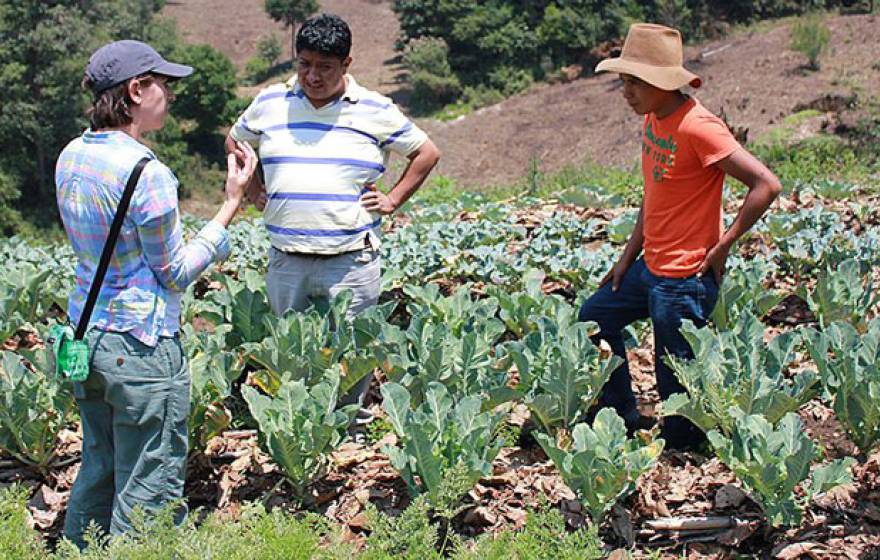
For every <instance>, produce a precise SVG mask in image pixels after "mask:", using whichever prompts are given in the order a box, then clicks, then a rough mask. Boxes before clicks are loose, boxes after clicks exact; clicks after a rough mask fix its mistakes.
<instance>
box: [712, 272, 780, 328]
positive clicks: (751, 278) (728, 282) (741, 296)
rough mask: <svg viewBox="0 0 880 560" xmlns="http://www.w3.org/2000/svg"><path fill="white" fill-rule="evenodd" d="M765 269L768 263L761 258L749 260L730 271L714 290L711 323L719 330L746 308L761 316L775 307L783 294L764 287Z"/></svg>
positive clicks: (727, 326) (729, 324) (729, 323)
mask: <svg viewBox="0 0 880 560" xmlns="http://www.w3.org/2000/svg"><path fill="white" fill-rule="evenodd" d="M769 271H770V265H769V263H768V262H767V261H764V260H755V261H751V262H750V263H749V264H748V265H746V266H743V267H741V268H738V269H735V270H731V271H730V272H729V273H728V274H727V276H726V277H725V278H724V282H722V283H721V286H720V287H719V289H718V301H717V302H716V304H715V309H714V310H713V311H712V324H713V325H715V327H716V328H718V329H720V330H729V329H731V328H733V326H734V325H735V324H736V319H737V317H740V316H741V315H742V314H743V312H744V311H746V310H748V311H750V312H751V313H753V314H754V315H755V316H757V317H763V316H764V315H765V314H766V313H767V312H768V311H770V310H771V309H773V308H774V307H776V305H777V304H778V303H779V302H781V301H782V299H783V296H782V294H781V293H779V292H778V291H776V290H768V289H767V288H765V287H764V279H765V278H766V277H767V274H768V273H769Z"/></svg>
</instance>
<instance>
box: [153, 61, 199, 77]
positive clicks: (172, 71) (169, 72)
mask: <svg viewBox="0 0 880 560" xmlns="http://www.w3.org/2000/svg"><path fill="white" fill-rule="evenodd" d="M150 72H152V73H153V74H159V75H160V76H168V77H169V78H186V77H187V76H189V75H190V74H192V73H193V69H192V66H187V65H185V64H176V63H174V62H167V61H165V62H163V63H162V64H160V65H159V66H156V67H155V68H153V69H152V70H150Z"/></svg>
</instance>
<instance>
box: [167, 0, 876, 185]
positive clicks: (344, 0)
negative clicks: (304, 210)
mask: <svg viewBox="0 0 880 560" xmlns="http://www.w3.org/2000/svg"><path fill="white" fill-rule="evenodd" d="M262 4H263V3H262V2H261V1H260V0H242V1H241V2H237V3H235V4H233V3H226V2H223V3H217V2H212V1H211V0H179V1H177V2H170V3H169V4H168V5H167V6H166V8H165V13H166V14H167V15H169V16H172V17H175V18H176V19H177V20H178V23H179V25H180V28H181V29H182V30H184V34H185V36H186V37H188V38H189V39H190V40H192V41H197V42H201V41H207V42H209V43H211V44H213V45H214V46H216V47H217V48H219V49H221V50H222V51H223V52H225V53H226V54H227V55H229V56H230V57H231V58H232V59H233V61H234V62H235V63H236V64H237V65H239V67H241V66H243V65H244V64H245V62H246V61H247V59H248V58H249V57H250V56H253V54H254V52H255V44H256V41H257V39H258V38H259V37H260V35H262V34H263V33H265V32H267V31H268V30H278V32H279V33H281V28H280V27H279V26H278V25H276V24H275V23H273V22H272V21H271V20H269V19H268V18H267V17H266V16H265V13H264V12H263V8H262ZM322 8H323V9H325V10H327V11H332V12H336V13H338V14H340V15H341V16H343V17H344V18H346V19H347V20H348V21H349V23H350V25H351V26H352V31H353V34H354V45H355V46H354V49H355V50H354V53H353V54H354V59H355V61H354V64H353V67H352V72H353V73H354V74H355V76H356V77H357V78H358V80H359V81H360V82H361V83H363V84H365V85H367V86H369V87H373V88H376V89H378V90H379V91H381V92H383V93H385V94H387V95H392V96H393V97H395V98H400V95H401V94H403V93H405V92H403V91H401V90H402V87H403V86H402V84H401V83H400V81H399V75H400V73H401V68H400V66H399V64H396V62H395V56H396V53H395V51H394V49H393V43H394V39H395V37H396V35H397V29H398V27H397V22H396V19H395V16H394V13H393V12H392V11H391V8H390V3H388V2H383V1H377V0H325V1H324V2H322ZM230 22H232V23H230ZM877 23H878V18H877V16H876V15H860V16H837V17H833V18H830V19H829V20H828V24H829V26H830V28H831V31H832V39H831V49H830V53H829V54H828V55H827V56H826V57H825V58H824V59H823V61H822V70H820V71H819V72H808V71H805V70H803V68H802V64H803V63H804V60H803V58H802V57H801V55H799V54H797V53H794V52H792V51H790V50H789V49H788V45H789V26H788V24H786V23H784V22H782V23H779V24H777V25H774V26H769V25H765V26H761V27H760V28H758V29H756V30H750V31H741V32H738V33H736V34H734V35H732V36H729V37H726V38H724V39H721V40H718V41H713V42H710V43H706V44H701V45H696V46H691V47H689V48H688V49H687V51H686V58H687V65H688V66H689V67H690V68H691V69H692V70H694V71H696V72H698V73H699V74H701V75H702V77H703V78H704V86H703V88H701V90H700V92H699V94H698V97H699V98H700V99H701V100H702V101H703V103H705V104H706V105H707V106H708V107H709V108H710V109H711V110H713V111H716V112H718V111H720V110H721V109H722V108H723V109H724V111H725V112H726V114H727V116H728V119H729V121H730V122H731V123H733V124H735V125H736V126H740V127H747V128H748V129H749V130H750V135H749V137H750V138H755V137H756V136H759V135H760V134H762V133H764V132H766V131H767V130H768V129H769V128H770V127H772V126H773V125H774V124H776V123H778V122H779V121H780V119H781V118H783V117H785V116H786V115H789V114H791V113H792V112H794V111H795V110H796V108H799V107H804V106H809V105H810V104H813V103H815V102H817V100H821V99H822V98H823V97H825V96H827V95H840V96H843V97H848V96H850V95H852V94H853V93H858V94H859V95H860V96H862V97H863V98H866V97H870V96H872V95H877V94H878V92H880V64H878V63H877V62H876V61H877V60H878V59H880V34H878V33H876V26H877ZM254 29H257V30H260V31H257V32H252V31H251V30H254ZM285 38H286V35H285ZM286 42H287V41H286V40H285V43H286ZM639 122H640V121H639V117H638V116H636V115H634V114H632V113H631V112H630V110H629V108H628V107H627V106H626V105H625V104H624V103H623V101H622V100H621V99H620V91H619V87H618V85H617V80H616V77H615V76H598V77H590V78H583V79H579V80H575V81H574V82H571V83H565V84H555V85H547V84H541V85H536V86H535V87H533V88H532V89H531V90H530V91H528V92H526V93H524V94H522V95H519V96H516V97H513V98H510V99H508V100H506V101H504V102H502V103H500V104H498V105H494V106H491V107H486V108H484V109H481V110H479V111H477V112H475V113H473V114H471V115H468V116H466V117H463V118H460V119H459V120H456V121H452V122H439V121H436V120H427V119H422V120H420V125H421V126H422V127H424V128H425V129H426V130H427V131H428V132H429V134H431V136H432V138H434V140H435V142H436V143H437V144H438V145H439V146H440V148H441V149H442V150H443V154H444V155H443V159H442V161H441V163H440V166H439V169H438V172H439V173H441V174H443V175H447V176H449V177H452V178H454V179H455V180H456V181H458V182H459V183H460V184H462V185H465V186H488V185H494V184H499V183H505V182H512V181H515V180H517V179H518V178H520V177H522V176H523V175H524V174H525V173H526V171H527V169H528V166H529V162H530V161H531V160H533V159H535V158H537V159H538V160H539V161H540V167H541V169H542V170H543V171H555V170H558V169H560V168H562V167H564V166H566V165H569V164H577V163H581V162H583V161H585V160H588V159H589V160H593V161H595V162H597V163H600V164H611V165H630V164H631V163H632V162H634V161H635V157H636V154H637V153H638V141H639V139H638V130H639Z"/></svg>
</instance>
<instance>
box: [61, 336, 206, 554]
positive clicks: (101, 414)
mask: <svg viewBox="0 0 880 560" xmlns="http://www.w3.org/2000/svg"><path fill="white" fill-rule="evenodd" d="M87 340H88V343H89V352H90V354H89V355H90V364H89V365H90V369H89V377H88V379H86V380H85V381H84V382H83V383H74V385H73V393H74V396H75V397H76V402H77V404H78V405H79V414H80V418H81V420H82V430H83V451H82V465H81V466H80V469H79V474H78V475H77V477H76V481H75V482H74V484H73V489H72V490H71V493H70V502H69V504H68V506H67V514H66V517H65V520H64V536H65V537H67V538H68V539H69V540H71V541H73V542H74V543H76V544H77V545H78V546H79V547H80V548H82V547H83V546H84V545H85V543H84V542H83V539H82V537H83V532H84V531H85V529H86V527H87V526H88V524H89V523H90V522H95V523H96V524H97V525H98V527H100V528H101V529H102V530H103V531H104V532H109V533H110V534H111V535H118V534H120V533H124V532H126V531H128V530H130V529H131V513H132V511H133V510H134V508H135V507H141V508H142V509H143V510H144V511H145V512H147V513H150V512H155V511H157V510H159V509H161V508H162V507H164V506H165V505H166V504H168V502H170V501H172V500H177V499H181V498H182V497H183V483H184V476H185V469H186V455H187V446H188V441H187V415H188V414H189V407H190V403H189V391H190V375H189V367H188V365H187V362H186V355H185V354H184V352H183V348H182V347H181V344H180V340H179V339H178V338H176V337H175V338H160V339H159V343H158V344H157V345H156V346H155V347H150V346H147V345H146V344H144V343H142V342H140V341H139V340H137V339H136V338H135V337H133V336H131V335H130V334H123V333H114V332H105V331H98V330H94V329H93V330H91V331H90V332H89V334H88V335H87ZM176 513H177V517H176V520H177V521H178V522H180V521H182V520H183V518H184V516H185V515H186V508H185V506H183V507H181V509H180V510H178V511H177V512H176Z"/></svg>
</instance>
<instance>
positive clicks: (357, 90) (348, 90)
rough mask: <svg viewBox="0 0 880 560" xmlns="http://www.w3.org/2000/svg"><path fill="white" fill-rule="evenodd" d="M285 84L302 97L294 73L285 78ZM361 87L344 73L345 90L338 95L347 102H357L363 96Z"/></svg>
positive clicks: (350, 76) (302, 94)
mask: <svg viewBox="0 0 880 560" xmlns="http://www.w3.org/2000/svg"><path fill="white" fill-rule="evenodd" d="M286 85H287V89H289V90H290V91H292V92H293V93H294V94H295V95H297V97H303V96H304V95H305V94H304V93H302V86H300V85H299V80H297V77H296V74H294V75H293V76H292V77H291V78H290V79H289V80H287V84H286ZM363 89H364V88H362V87H361V86H360V85H358V83H357V82H356V81H355V80H354V77H353V76H352V75H351V74H346V75H345V91H344V92H342V97H340V99H342V100H344V101H348V102H349V103H357V102H358V101H360V99H361V97H362V96H363Z"/></svg>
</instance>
